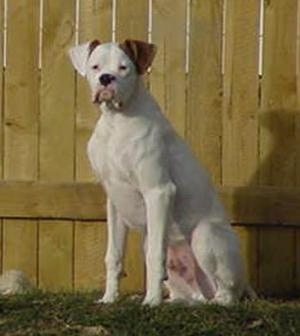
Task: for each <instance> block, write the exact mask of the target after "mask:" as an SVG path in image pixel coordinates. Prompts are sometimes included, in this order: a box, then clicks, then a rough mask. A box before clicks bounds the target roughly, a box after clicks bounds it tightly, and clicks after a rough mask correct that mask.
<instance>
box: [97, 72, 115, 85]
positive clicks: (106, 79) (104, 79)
mask: <svg viewBox="0 0 300 336" xmlns="http://www.w3.org/2000/svg"><path fill="white" fill-rule="evenodd" d="M115 79H116V77H115V76H113V75H111V74H103V75H101V76H100V77H99V81H100V83H101V84H102V85H104V86H107V85H109V84H110V83H111V82H112V81H114V80H115Z"/></svg>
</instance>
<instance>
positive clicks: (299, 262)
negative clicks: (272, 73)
mask: <svg viewBox="0 0 300 336" xmlns="http://www.w3.org/2000/svg"><path fill="white" fill-rule="evenodd" d="M296 142H297V149H296V150H297V157H296V160H297V164H296V172H297V181H296V185H297V187H299V186H300V0H298V12H297V118H296ZM296 290H297V293H298V294H299V293H300V228H297V229H296Z"/></svg>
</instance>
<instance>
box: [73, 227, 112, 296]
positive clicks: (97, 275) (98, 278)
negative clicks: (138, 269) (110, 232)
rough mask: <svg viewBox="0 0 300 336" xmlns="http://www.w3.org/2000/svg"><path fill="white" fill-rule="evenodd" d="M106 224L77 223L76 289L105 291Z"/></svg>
mask: <svg viewBox="0 0 300 336" xmlns="http://www.w3.org/2000/svg"><path fill="white" fill-rule="evenodd" d="M106 235H107V229H106V222H76V226H75V243H74V288H75V289H76V290H91V289H97V290H104V288H105V265H104V257H105V252H106Z"/></svg>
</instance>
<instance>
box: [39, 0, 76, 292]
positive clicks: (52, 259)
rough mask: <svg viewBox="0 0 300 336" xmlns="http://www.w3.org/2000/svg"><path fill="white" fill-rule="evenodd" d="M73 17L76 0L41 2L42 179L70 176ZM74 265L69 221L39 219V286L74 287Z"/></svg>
mask: <svg viewBox="0 0 300 336" xmlns="http://www.w3.org/2000/svg"><path fill="white" fill-rule="evenodd" d="M74 19H75V2H74V1H59V0H45V1H44V22H43V49H42V71H41V93H40V101H41V114H40V167H39V168H40V171H39V176H40V179H41V180H43V181H72V180H73V178H74V163H75V158H74V125H75V122H74V119H75V116H74V106H75V104H74V92H75V80H74V79H75V77H74V72H73V70H72V68H71V67H70V64H69V62H68V59H67V56H66V51H67V48H68V46H69V45H70V44H71V43H72V41H73V40H74V30H75V29H74V26H75V25H74ZM72 262H73V224H72V222H69V221H47V220H45V221H41V222H40V228H39V283H40V286H41V287H42V288H47V289H58V288H64V289H66V288H72V282H73V269H72V268H73V267H72V266H73V265H72Z"/></svg>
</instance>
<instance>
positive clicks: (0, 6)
mask: <svg viewBox="0 0 300 336" xmlns="http://www.w3.org/2000/svg"><path fill="white" fill-rule="evenodd" d="M3 33H4V3H3V1H1V3H0V178H1V179H2V178H3V159H4V148H3V147H4V143H3V136H4V134H3V114H4V109H3V97H4V92H3V85H4V82H3V76H4V71H3V70H4V64H3V61H4V60H3V36H4V35H3ZM0 223H2V222H1V221H0ZM0 253H1V252H0ZM0 269H1V268H0Z"/></svg>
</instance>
